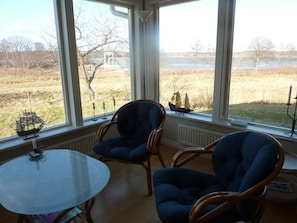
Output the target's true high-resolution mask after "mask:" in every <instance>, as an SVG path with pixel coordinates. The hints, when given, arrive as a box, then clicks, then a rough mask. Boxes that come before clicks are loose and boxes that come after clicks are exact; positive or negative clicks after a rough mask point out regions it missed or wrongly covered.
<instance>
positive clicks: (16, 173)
mask: <svg viewBox="0 0 297 223" xmlns="http://www.w3.org/2000/svg"><path fill="white" fill-rule="evenodd" d="M109 178H110V172H109V169H108V167H107V166H106V165H105V164H104V163H102V162H100V161H98V160H96V159H94V158H92V157H89V156H87V155H84V154H82V153H80V152H77V151H72V150H67V149H54V150H46V151H45V152H44V153H43V154H42V156H41V157H38V158H36V159H32V158H30V156H28V155H25V156H20V157H17V158H15V159H12V160H10V161H8V162H6V163H4V164H2V165H1V166H0V194H1V196H0V203H1V204H2V205H3V206H4V207H5V208H6V209H8V210H9V211H11V212H15V213H18V214H19V215H20V219H19V222H22V220H26V221H29V220H28V219H29V217H28V216H31V215H42V214H47V213H53V212H58V211H63V210H66V211H68V210H70V209H71V208H73V207H75V206H77V205H81V204H86V206H88V207H91V206H92V204H93V203H94V196H95V195H97V194H98V193H99V192H100V191H101V190H102V189H103V188H104V187H105V186H106V185H107V183H108V181H109ZM86 215H87V218H89V221H91V222H92V219H91V216H90V208H88V210H87V211H86Z"/></svg>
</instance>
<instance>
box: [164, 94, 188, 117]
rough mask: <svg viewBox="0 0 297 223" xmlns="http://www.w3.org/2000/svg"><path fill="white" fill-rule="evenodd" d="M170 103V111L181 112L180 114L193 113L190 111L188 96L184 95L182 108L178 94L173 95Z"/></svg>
mask: <svg viewBox="0 0 297 223" xmlns="http://www.w3.org/2000/svg"><path fill="white" fill-rule="evenodd" d="M171 101H172V102H169V103H168V104H169V107H170V110H171V111H176V112H182V113H188V112H190V111H193V110H191V109H190V102H189V97H188V94H186V96H185V102H184V107H182V101H181V96H180V93H179V92H176V93H174V94H173V96H172V98H171Z"/></svg>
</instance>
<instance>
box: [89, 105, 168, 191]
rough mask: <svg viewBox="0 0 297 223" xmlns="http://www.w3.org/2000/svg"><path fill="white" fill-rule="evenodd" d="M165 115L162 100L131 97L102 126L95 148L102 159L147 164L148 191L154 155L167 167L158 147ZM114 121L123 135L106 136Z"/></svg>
mask: <svg viewBox="0 0 297 223" xmlns="http://www.w3.org/2000/svg"><path fill="white" fill-rule="evenodd" d="M165 119H166V111H165V109H164V107H163V106H162V105H161V104H160V103H158V102H156V101H152V100H135V101H131V102H129V103H127V104H125V105H123V106H122V107H121V108H120V109H119V110H118V111H116V113H115V114H114V115H113V117H112V118H111V120H110V121H108V122H106V123H104V124H102V125H101V126H100V127H99V129H98V132H97V139H98V142H97V143H96V145H94V147H93V150H94V152H95V153H96V154H98V155H99V158H100V159H101V160H117V161H120V162H124V163H131V164H139V165H141V166H143V167H144V168H145V169H146V173H147V184H148V193H149V195H151V194H152V179H151V164H150V157H151V155H152V154H156V155H158V157H159V159H160V161H161V164H162V166H163V167H165V165H164V161H163V159H162V157H161V154H160V152H159V148H158V145H159V142H160V138H161V134H162V130H163V125H164V122H165ZM113 125H115V126H116V127H117V130H118V133H119V135H118V136H115V137H111V138H107V137H105V136H106V133H107V132H108V130H109V129H110V127H111V126H113Z"/></svg>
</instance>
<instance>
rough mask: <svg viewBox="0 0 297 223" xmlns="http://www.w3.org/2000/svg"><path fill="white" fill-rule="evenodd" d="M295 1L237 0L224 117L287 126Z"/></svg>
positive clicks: (295, 61) (296, 37)
mask: <svg viewBox="0 0 297 223" xmlns="http://www.w3.org/2000/svg"><path fill="white" fill-rule="evenodd" d="M296 10H297V3H296V1H294V0H284V1H282V2H279V1H268V0H261V1H257V0H251V1H245V0H237V2H236V15H235V26H234V44H233V64H232V73H231V87H230V99H229V117H230V118H240V119H245V120H248V121H250V122H257V123H262V124H268V125H274V126H280V127H291V124H292V121H291V120H290V118H289V117H288V116H287V108H288V106H287V103H288V93H289V88H290V86H291V85H292V97H291V101H290V102H291V103H292V105H291V106H290V108H289V114H290V115H292V116H293V113H294V108H295V102H296V100H295V99H294V98H295V97H296V92H297V82H296V80H297V53H296V52H297V51H296V47H297V31H296V29H295V28H294V27H295V24H296V21H297V14H296Z"/></svg>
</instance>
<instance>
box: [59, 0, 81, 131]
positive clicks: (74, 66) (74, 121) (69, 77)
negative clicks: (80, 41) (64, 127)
mask: <svg viewBox="0 0 297 223" xmlns="http://www.w3.org/2000/svg"><path fill="white" fill-rule="evenodd" d="M55 8H56V9H55V11H56V23H57V33H58V44H59V48H60V51H59V56H60V63H61V73H62V82H63V83H62V84H63V91H64V105H65V113H66V121H67V124H71V125H73V126H75V127H77V126H82V125H83V119H82V107H81V100H80V98H81V97H80V87H79V73H78V63H77V54H76V44H75V32H74V31H75V25H74V20H73V3H72V0H69V1H68V0H67V1H66V0H61V1H60V0H55Z"/></svg>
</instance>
